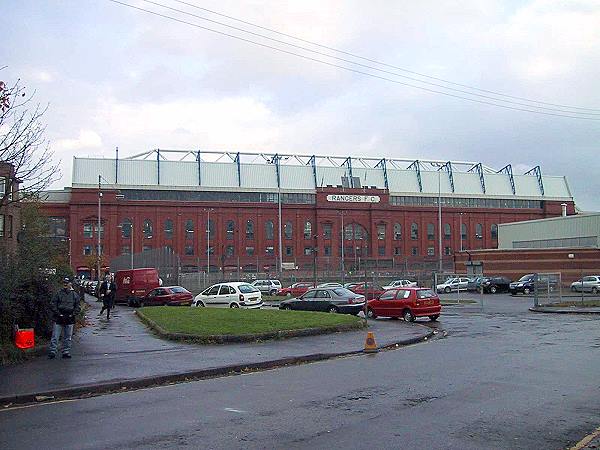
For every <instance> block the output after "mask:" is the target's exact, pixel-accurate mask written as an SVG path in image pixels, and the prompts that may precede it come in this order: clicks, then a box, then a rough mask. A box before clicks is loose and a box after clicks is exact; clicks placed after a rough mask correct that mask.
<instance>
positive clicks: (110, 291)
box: [98, 273, 117, 320]
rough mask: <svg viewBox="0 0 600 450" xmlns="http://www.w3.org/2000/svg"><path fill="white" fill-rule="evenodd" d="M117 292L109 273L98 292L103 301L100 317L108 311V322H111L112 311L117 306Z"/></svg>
mask: <svg viewBox="0 0 600 450" xmlns="http://www.w3.org/2000/svg"><path fill="white" fill-rule="evenodd" d="M116 291H117V285H116V284H115V281H114V280H113V278H112V276H111V275H110V274H109V273H107V274H106V276H105V277H104V281H103V282H102V284H101V285H100V289H99V290H98V297H100V298H101V299H102V309H101V310H100V314H98V315H99V316H101V315H102V313H103V312H104V310H106V320H110V310H111V309H113V308H114V306H115V295H116Z"/></svg>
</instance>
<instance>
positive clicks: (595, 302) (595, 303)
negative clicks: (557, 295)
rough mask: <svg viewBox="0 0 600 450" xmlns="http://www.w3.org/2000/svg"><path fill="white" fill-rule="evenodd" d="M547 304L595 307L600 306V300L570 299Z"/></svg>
mask: <svg viewBox="0 0 600 450" xmlns="http://www.w3.org/2000/svg"><path fill="white" fill-rule="evenodd" d="M547 306H562V307H567V306H578V307H582V308H594V307H600V300H584V301H583V302H582V301H581V300H570V301H565V302H560V303H552V304H550V305H547Z"/></svg>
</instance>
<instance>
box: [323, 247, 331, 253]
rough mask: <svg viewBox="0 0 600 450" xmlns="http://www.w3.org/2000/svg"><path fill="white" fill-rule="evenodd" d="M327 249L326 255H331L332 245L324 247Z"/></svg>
mask: <svg viewBox="0 0 600 450" xmlns="http://www.w3.org/2000/svg"><path fill="white" fill-rule="evenodd" d="M324 249H325V256H331V246H330V245H326V246H325V247H324Z"/></svg>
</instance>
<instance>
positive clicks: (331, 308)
mask: <svg viewBox="0 0 600 450" xmlns="http://www.w3.org/2000/svg"><path fill="white" fill-rule="evenodd" d="M327 311H329V312H330V313H332V314H335V313H337V312H338V309H337V308H336V307H335V306H330V307H329V309H328V310H327Z"/></svg>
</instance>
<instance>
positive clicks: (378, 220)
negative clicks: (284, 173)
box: [44, 188, 574, 268]
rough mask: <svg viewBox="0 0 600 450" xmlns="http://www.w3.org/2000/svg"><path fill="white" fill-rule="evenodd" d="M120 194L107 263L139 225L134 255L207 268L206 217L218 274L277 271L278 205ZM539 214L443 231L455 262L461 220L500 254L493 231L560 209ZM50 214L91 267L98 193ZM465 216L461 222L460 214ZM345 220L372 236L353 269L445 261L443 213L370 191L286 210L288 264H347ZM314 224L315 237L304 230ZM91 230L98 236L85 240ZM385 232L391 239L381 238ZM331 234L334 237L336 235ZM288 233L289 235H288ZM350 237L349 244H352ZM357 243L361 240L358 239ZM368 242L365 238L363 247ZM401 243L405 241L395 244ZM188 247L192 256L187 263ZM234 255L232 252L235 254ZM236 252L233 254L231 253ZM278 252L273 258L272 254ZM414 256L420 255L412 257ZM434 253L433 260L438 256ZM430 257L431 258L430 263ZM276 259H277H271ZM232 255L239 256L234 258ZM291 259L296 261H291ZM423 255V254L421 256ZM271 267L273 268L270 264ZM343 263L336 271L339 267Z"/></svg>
mask: <svg viewBox="0 0 600 450" xmlns="http://www.w3.org/2000/svg"><path fill="white" fill-rule="evenodd" d="M341 193H344V194H349V193H350V194H352V193H355V194H359V195H375V196H378V197H379V199H380V201H379V202H377V203H355V202H350V203H346V202H343V203H342V202H331V201H328V200H327V195H329V194H341ZM117 194H118V191H114V190H113V191H111V190H103V197H102V213H101V217H102V224H103V228H104V230H105V233H104V236H103V237H102V246H103V250H104V254H105V255H106V256H107V259H108V260H110V258H113V257H115V256H119V255H120V254H121V253H122V252H123V250H124V249H125V247H129V246H130V243H131V238H130V237H122V229H121V228H119V227H118V226H119V224H121V223H123V221H124V220H125V219H130V220H131V221H132V222H133V228H134V252H136V253H137V252H141V251H142V249H143V247H144V246H145V247H151V248H159V247H163V246H169V247H171V248H172V249H173V250H174V252H175V253H176V254H178V255H179V256H180V260H181V266H182V267H186V266H195V267H198V266H200V267H206V259H207V258H206V248H207V233H206V227H207V216H208V211H207V210H209V209H210V210H211V211H210V218H211V221H212V222H213V227H214V235H213V236H211V239H210V246H211V247H213V251H214V253H213V254H211V266H217V267H218V266H220V265H221V264H223V265H225V266H237V264H238V263H239V264H240V265H244V264H248V263H256V262H257V261H260V262H259V263H260V264H272V265H273V267H274V266H275V261H276V259H277V254H278V210H277V203H225V202H219V203H217V202H173V201H169V202H167V201H149V200H126V199H119V198H118V197H117ZM542 205H543V207H542V208H540V209H533V208H532V209H527V208H519V209H517V208H515V209H492V208H443V211H442V227H444V226H445V224H449V225H450V230H451V233H450V235H449V236H448V237H446V236H443V239H442V245H443V247H444V248H445V247H449V248H450V249H451V251H450V254H453V253H454V252H455V251H458V250H459V249H460V238H459V224H460V222H461V220H462V222H463V223H464V224H466V226H467V230H468V231H467V235H466V239H465V240H463V248H465V249H478V248H494V247H496V246H497V242H496V240H495V239H492V234H491V229H492V224H500V223H506V222H514V221H523V220H529V219H540V218H544V217H550V216H556V215H560V213H561V207H560V202H550V201H546V202H543V203H542ZM568 209H569V213H570V214H572V213H573V212H574V204H573V203H572V202H571V203H569V205H568ZM44 210H45V213H46V214H47V215H48V216H51V217H64V218H66V219H67V229H68V234H69V236H68V237H70V238H71V248H72V264H73V266H74V268H77V267H80V266H83V265H84V260H85V256H84V247H85V246H91V248H92V249H93V248H95V245H96V243H97V234H96V229H95V228H96V226H97V220H98V217H97V215H98V191H97V190H95V189H73V190H72V192H71V199H70V203H68V204H66V203H65V204H61V203H46V204H45V206H44ZM460 213H462V215H461V214H460ZM166 220H172V221H173V236H172V238H168V237H167V236H166V234H165V232H164V224H165V221H166ZM188 220H191V221H192V224H193V230H194V232H193V233H187V236H188V237H189V239H186V232H185V226H186V221H188ZM249 220H251V221H252V223H253V227H254V235H253V237H251V236H247V234H246V226H247V223H248V221H249ZM342 220H343V222H344V225H345V226H348V225H349V224H359V225H360V226H361V227H362V228H363V229H364V230H365V231H366V233H364V234H366V235H367V239H364V237H363V236H361V235H360V233H359V234H358V236H355V235H354V234H353V236H352V238H353V239H351V240H345V241H344V247H345V259H346V260H347V261H348V264H349V265H351V263H352V261H353V260H355V258H356V256H360V257H362V258H363V260H364V259H367V260H369V259H370V260H381V261H388V262H389V261H394V260H397V261H400V260H402V261H404V260H405V258H406V257H410V256H419V257H424V256H431V257H432V258H434V259H435V258H437V255H438V234H437V233H438V232H437V228H438V211H437V207H431V206H428V207H425V206H422V207H417V206H411V207H408V206H393V205H391V204H390V202H389V195H388V193H387V191H383V190H374V189H373V190H369V189H366V190H365V189H357V190H352V189H345V190H344V191H343V192H342V190H341V189H336V188H324V189H319V190H318V192H317V194H316V203H315V204H283V205H282V229H284V230H285V228H286V227H285V225H286V224H287V223H288V222H289V223H291V225H292V226H291V228H292V229H291V237H290V236H289V234H288V235H286V233H285V231H284V232H283V233H282V235H283V239H282V247H283V252H282V253H283V258H282V259H283V262H284V263H285V262H290V263H295V264H296V265H298V266H300V267H307V266H308V265H312V263H313V258H314V255H313V254H312V252H311V248H312V247H313V246H315V247H316V249H317V253H316V255H317V256H318V261H319V264H321V262H322V261H324V259H331V261H333V264H338V265H339V258H340V256H341V248H340V240H341V229H342ZM145 221H150V222H151V223H152V227H153V232H152V237H151V238H150V237H148V238H147V237H145V235H144V234H143V232H142V229H143V224H144V222H145ZM229 221H233V224H234V227H233V228H234V231H233V233H231V232H229V233H228V232H227V223H228V222H229ZM267 221H272V222H273V238H272V239H269V236H268V235H267V233H266V231H267V230H266V227H267ZM307 222H310V224H311V226H310V230H308V229H306V237H305V228H306V223H307ZM396 223H397V224H399V225H400V226H401V236H397V235H395V233H394V231H395V228H394V226H395V224H396ZM413 223H416V224H417V226H418V236H417V238H416V239H413V238H412V237H411V226H412V224H413ZM85 224H91V226H92V235H91V237H89V236H90V235H89V228H88V235H87V237H86V236H85V235H84V226H85ZM428 224H431V225H432V226H433V234H431V233H429V235H428ZM477 224H481V225H482V231H483V233H482V234H483V235H482V238H481V239H479V238H477V237H476V236H475V230H476V227H477ZM378 226H380V228H379V231H382V230H383V227H384V228H385V234H384V235H383V234H382V233H378ZM328 229H330V230H331V234H330V235H329V233H328ZM288 231H289V229H288ZM347 237H349V236H347ZM355 237H357V238H356V239H354V238H355ZM361 237H363V238H362V239H361ZM395 238H399V239H395ZM186 247H190V248H191V249H190V248H188V253H189V252H190V250H191V252H193V254H192V255H186V251H185V249H186ZM228 247H229V248H228ZM231 247H232V248H231ZM270 247H272V250H271V249H270ZM247 248H253V249H254V254H253V255H248V254H247V251H246V249H247ZM413 248H414V249H413ZM432 248H433V253H434V254H433V255H432V254H431V250H432ZM428 249H429V255H428ZM271 251H272V253H270V252H271ZM231 253H233V255H231ZM290 253H291V254H290ZM415 253H416V254H415ZM270 261H272V263H270ZM335 261H337V263H335Z"/></svg>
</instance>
